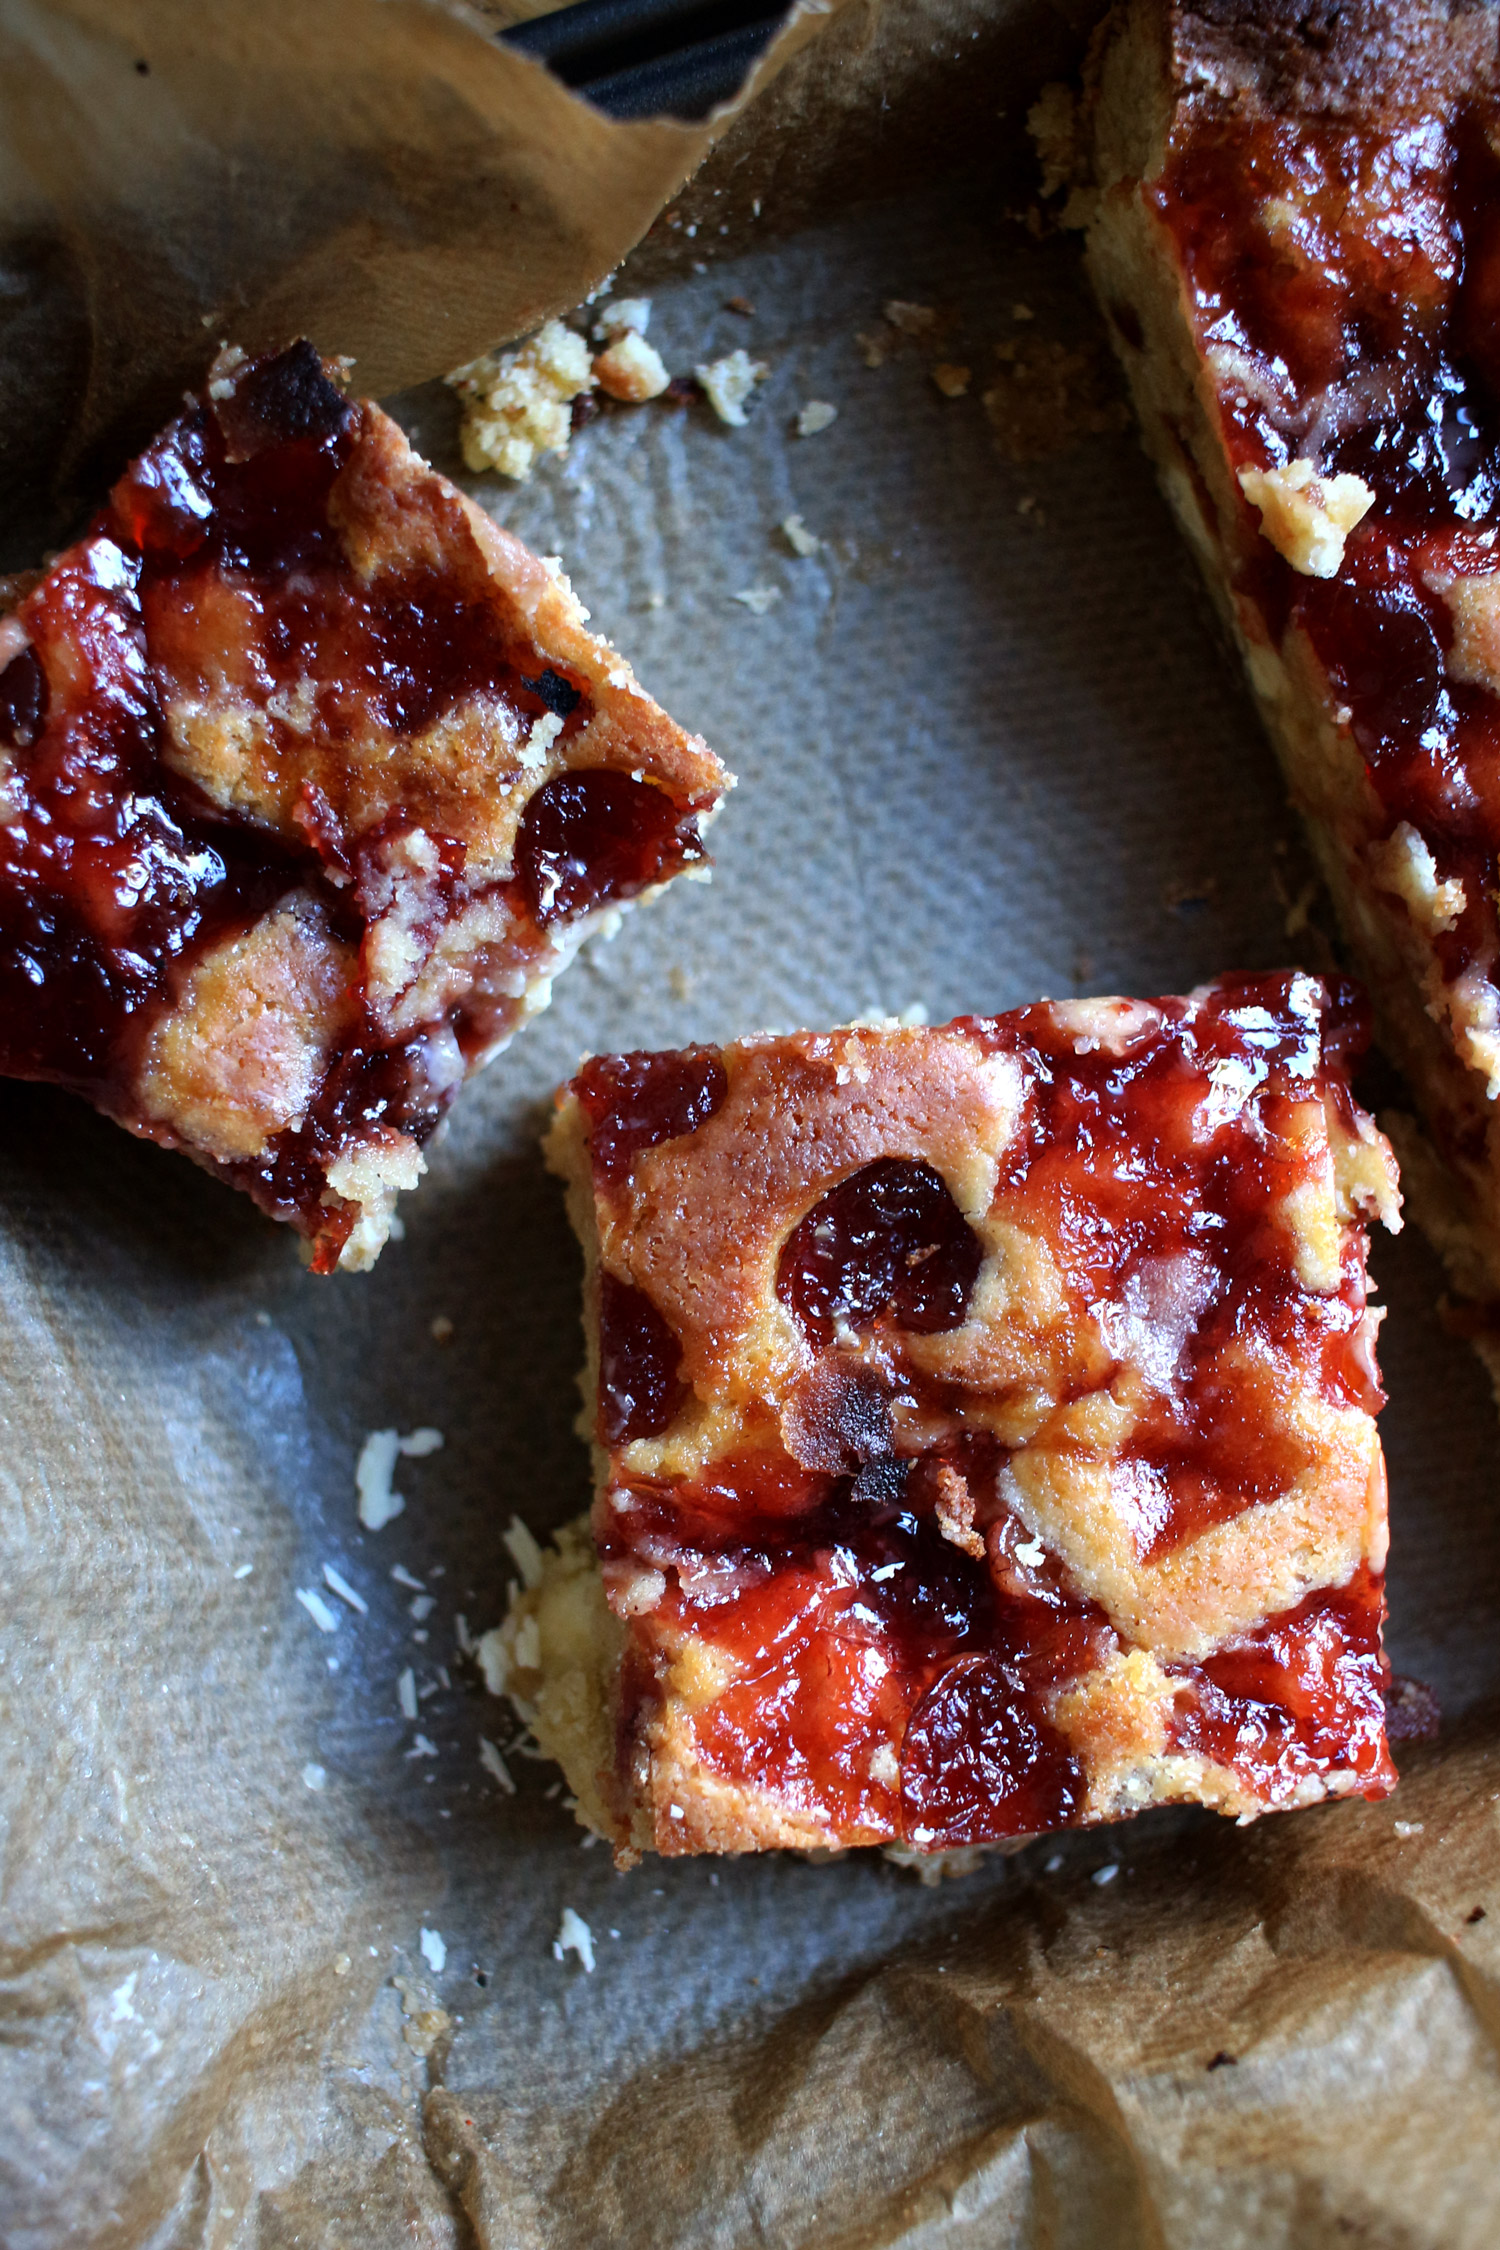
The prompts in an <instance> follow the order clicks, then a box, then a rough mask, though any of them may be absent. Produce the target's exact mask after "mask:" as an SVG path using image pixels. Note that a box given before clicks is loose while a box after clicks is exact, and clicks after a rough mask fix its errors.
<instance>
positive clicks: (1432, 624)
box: [1153, 109, 1500, 1157]
mask: <svg viewBox="0 0 1500 2250" xmlns="http://www.w3.org/2000/svg"><path fill="white" fill-rule="evenodd" d="M1494 126H1495V118H1494V115H1493V113H1492V111H1490V110H1488V109H1475V110H1471V111H1468V112H1464V113H1461V114H1459V115H1458V116H1457V117H1455V118H1451V119H1449V120H1447V121H1444V120H1443V119H1441V118H1439V117H1436V116H1434V117H1432V118H1430V119H1428V120H1426V121H1425V122H1424V123H1423V125H1422V126H1421V128H1420V129H1413V130H1409V131H1403V132H1396V133H1389V132H1379V131H1375V130H1371V129H1367V128H1355V127H1348V126H1343V125H1336V124H1330V123H1325V122H1322V121H1297V122H1290V121H1288V122H1276V121H1273V120H1271V119H1268V118H1264V117H1259V118H1257V117H1248V116H1243V115H1231V114H1226V115H1214V114H1213V113H1212V111H1211V110H1210V111H1208V112H1207V114H1204V115H1202V117H1201V121H1200V122H1199V123H1197V124H1196V125H1194V126H1192V127H1190V128H1187V129H1184V131H1183V132H1182V133H1181V135H1180V137H1179V140H1178V142H1177V144H1176V145H1175V147H1174V152H1173V154H1172V157H1171V160H1170V162H1169V164H1168V166H1167V169H1166V171H1165V173H1164V175H1163V177H1162V179H1161V180H1160V182H1159V183H1158V184H1157V186H1156V188H1155V190H1154V191H1153V192H1154V196H1155V201H1156V207H1157V209H1158V211H1159V213H1160V216H1161V218H1162V220H1163V222H1164V224H1165V225H1166V227H1167V228H1168V230H1169V231H1170V233H1171V236H1172V239H1173V242H1174V244H1175V247H1176V250H1177V254H1178V257H1179V259H1180V262H1181V265H1182V268H1183V270H1184V273H1185V275H1186V278H1187V281H1188V286H1189V292H1190V298H1191V302H1192V305H1193V309H1194V313H1195V316H1196V322H1197V328H1198V337H1199V342H1200V346H1201V348H1202V350H1203V351H1204V353H1205V355H1206V356H1207V357H1208V358H1209V361H1210V364H1211V366H1212V368H1213V370H1214V374H1215V380H1216V384H1217V393H1218V404H1219V416H1220V427H1221V432H1222V436H1223V439H1224V443H1225V445H1226V447H1227V450H1228V454H1229V458H1230V462H1231V465H1232V467H1233V468H1234V470H1235V471H1236V472H1237V471H1239V470H1240V469H1242V468H1256V469H1264V468H1274V467H1278V466H1282V465H1284V464H1286V463H1287V462H1289V461H1292V460H1297V459H1311V460H1314V461H1315V462H1316V463H1317V465H1318V467H1319V468H1320V470H1322V471H1323V472H1324V473H1326V474H1328V475H1338V474H1345V473H1347V474H1351V475H1354V476H1358V477H1360V478H1362V479H1363V480H1364V482H1365V483H1366V484H1367V485H1368V486H1369V487H1370V488H1371V489H1372V490H1373V491H1374V493H1375V495H1376V498H1375V503H1374V505H1373V507H1372V508H1371V510H1370V511H1369V513H1368V514H1367V515H1366V516H1365V517H1364V519H1363V521H1362V522H1360V523H1359V524H1358V525H1357V526H1356V527H1355V528H1354V530H1353V531H1352V532H1351V533H1350V534H1349V535H1348V538H1347V540H1346V543H1345V548H1344V556H1343V561H1342V564H1341V566H1340V568H1339V570H1338V573H1337V576H1336V577H1334V578H1332V579H1328V580H1322V579H1317V578H1312V577H1307V576H1303V575H1300V574H1299V573H1298V572H1297V571H1295V570H1294V569H1293V568H1292V567H1291V565H1290V563H1288V562H1287V561H1285V560H1284V559H1283V558H1282V557H1281V556H1280V555H1279V554H1278V553H1277V552H1276V551H1275V549H1274V548H1273V547H1272V546H1271V545H1270V543H1269V542H1268V541H1267V540H1265V539H1264V538H1261V537H1259V536H1258V531H1257V524H1258V519H1257V517H1256V515H1255V512H1254V510H1252V509H1251V508H1250V507H1249V506H1248V504H1246V506H1245V508H1244V509H1243V511H1242V518H1243V520H1242V522H1241V524H1240V528H1239V537H1238V540H1237V543H1236V544H1235V547H1234V551H1233V553H1232V556H1231V568H1232V575H1233V579H1234V583H1235V587H1236V591H1237V593H1238V594H1239V595H1240V596H1241V597H1242V598H1243V600H1244V601H1245V602H1246V603H1248V604H1250V605H1253V610H1254V611H1257V612H1258V613H1259V616H1260V618H1261V620H1262V621H1263V624H1264V629H1265V632H1266V634H1267V635H1268V637H1269V638H1270V640H1271V641H1272V643H1273V644H1279V643H1280V642H1281V641H1282V640H1283V638H1284V636H1285V635H1286V634H1287V633H1288V632H1289V631H1290V630H1292V629H1294V628H1300V630H1301V631H1302V632H1304V633H1305V634H1306V635H1307V636H1308V638H1309V639H1310V641H1311V643H1312V646H1313V648H1314V650H1315V651H1316V653H1317V656H1318V658H1319V659H1320V661H1321V663H1322V665H1323V666H1324V668H1325V670H1326V671H1327V673H1328V674H1329V676H1330V678H1331V679H1332V681H1333V682H1334V685H1335V690H1336V692H1337V694H1338V695H1339V697H1340V698H1341V700H1342V702H1343V703H1344V705H1345V706H1346V708H1347V712H1348V724H1349V727H1350V730H1351V732H1352V735H1353V739H1354V742H1355V744H1356V746H1357V748H1358V750H1359V753H1360V755H1361V757H1362V758H1363V760H1364V763H1365V769H1366V771H1367V773H1368V775H1369V778H1370V781H1371V783H1372V785H1373V788H1374V791H1375V793H1376V796H1377V798H1378V800H1379V802H1380V804H1381V806H1382V807H1383V810H1384V815H1385V833H1387V834H1388V833H1389V832H1390V830H1391V829H1393V828H1394V827H1395V826H1396V825H1397V823H1399V822H1401V821H1408V822H1410V823H1411V824H1412V825H1413V826H1414V827H1415V828H1416V829H1417V830H1418V832H1419V834H1420V835H1421V837H1422V838H1423V840H1424V841H1425V842H1426V844H1427V846H1428V848H1429V849H1430V851H1431V852H1432V854H1433V857H1434V860H1435V863H1436V875H1437V879H1438V880H1439V881H1449V880H1451V879H1453V878H1457V879H1458V880H1459V881H1461V882H1462V883H1463V886H1464V899H1465V904H1464V907H1463V910H1462V912H1461V914H1460V915H1459V917H1458V919H1457V921H1456V923H1455V926H1454V927H1452V928H1451V929H1448V930H1444V931H1441V932H1439V933H1438V934H1437V936H1436V938H1435V940H1434V942H1435V945H1436V950H1437V954H1438V958H1439V961H1440V964H1441V967H1442V972H1443V976H1444V979H1445V981H1447V982H1448V983H1450V984H1451V983H1456V982H1458V980H1460V979H1461V978H1462V977H1463V976H1464V975H1465V974H1466V973H1468V972H1470V971H1474V972H1476V973H1481V974H1486V975H1491V976H1492V975H1493V973H1494V970H1495V964H1496V951H1497V947H1496V933H1495V918H1494V912H1493V908H1492V903H1491V893H1492V892H1493V889H1494V867H1495V853H1496V850H1497V848H1500V698H1497V696H1496V694H1495V693H1494V692H1493V683H1492V681H1490V680H1486V679H1485V678H1484V677H1482V676H1476V673H1475V668H1474V666H1473V664H1472V662H1461V663H1455V662H1454V660H1453V650H1454V642H1455V609H1454V601H1455V599H1457V600H1460V601H1461V600H1462V599H1463V598H1464V582H1466V581H1472V580H1481V581H1482V580H1488V579H1491V578H1492V576H1493V574H1494V573H1495V572H1496V571H1497V569H1500V556H1497V553H1496V534H1497V530H1500V517H1497V504H1500V344H1497V341H1496V339H1497V337H1500V326H1497V317H1496V316H1497V315H1500V156H1497V155H1496V152H1495V148H1494V145H1493V139H1494ZM1195 473H1196V472H1195ZM1202 497H1203V499H1204V501H1205V505H1206V506H1207V507H1208V511H1209V516H1210V520H1212V504H1211V502H1208V501H1207V496H1206V494H1204V495H1202ZM1455 586H1457V589H1458V592H1457V595H1455V592H1454V589H1455ZM1481 591H1482V589H1481ZM1495 676H1496V677H1500V671H1497V672H1496V674H1495ZM1469 1106H1470V1108H1471V1109H1472V1111H1473V1114H1472V1115H1466V1114H1463V1113H1460V1114H1458V1115H1455V1116H1449V1117H1447V1118H1439V1119H1438V1120H1436V1126H1437V1129H1438V1131H1439V1132H1440V1134H1443V1133H1446V1134H1448V1135H1449V1136H1450V1153H1452V1154H1455V1155H1465V1156H1469V1157H1478V1156H1480V1155H1481V1154H1482V1150H1481V1148H1480V1145H1479V1144H1480V1142H1481V1141H1482V1137H1483V1130H1484V1120H1483V1117H1482V1116H1481V1115H1480V1114H1479V1113H1480V1112H1482V1110H1483V1107H1484V1105H1483V1103H1477V1104H1472V1105H1469Z"/></svg>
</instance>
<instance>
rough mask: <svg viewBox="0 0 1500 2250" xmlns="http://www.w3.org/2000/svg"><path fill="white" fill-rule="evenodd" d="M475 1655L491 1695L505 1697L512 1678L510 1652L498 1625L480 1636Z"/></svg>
mask: <svg viewBox="0 0 1500 2250" xmlns="http://www.w3.org/2000/svg"><path fill="white" fill-rule="evenodd" d="M474 1654H475V1655H476V1656H477V1657H478V1659H479V1669H480V1671H481V1672H482V1673H483V1674H484V1684H485V1686H486V1687H487V1688H488V1689H489V1691H490V1693H491V1695H504V1693H505V1683H506V1681H507V1680H508V1679H509V1678H510V1652H509V1650H508V1649H507V1648H506V1646H505V1635H504V1633H503V1632H502V1631H501V1628H500V1627H499V1626H498V1625H492V1626H491V1627H490V1629H489V1631H488V1632H487V1633H482V1634H481V1635H480V1637H479V1641H478V1643H477V1645H476V1647H475V1650H474Z"/></svg>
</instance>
